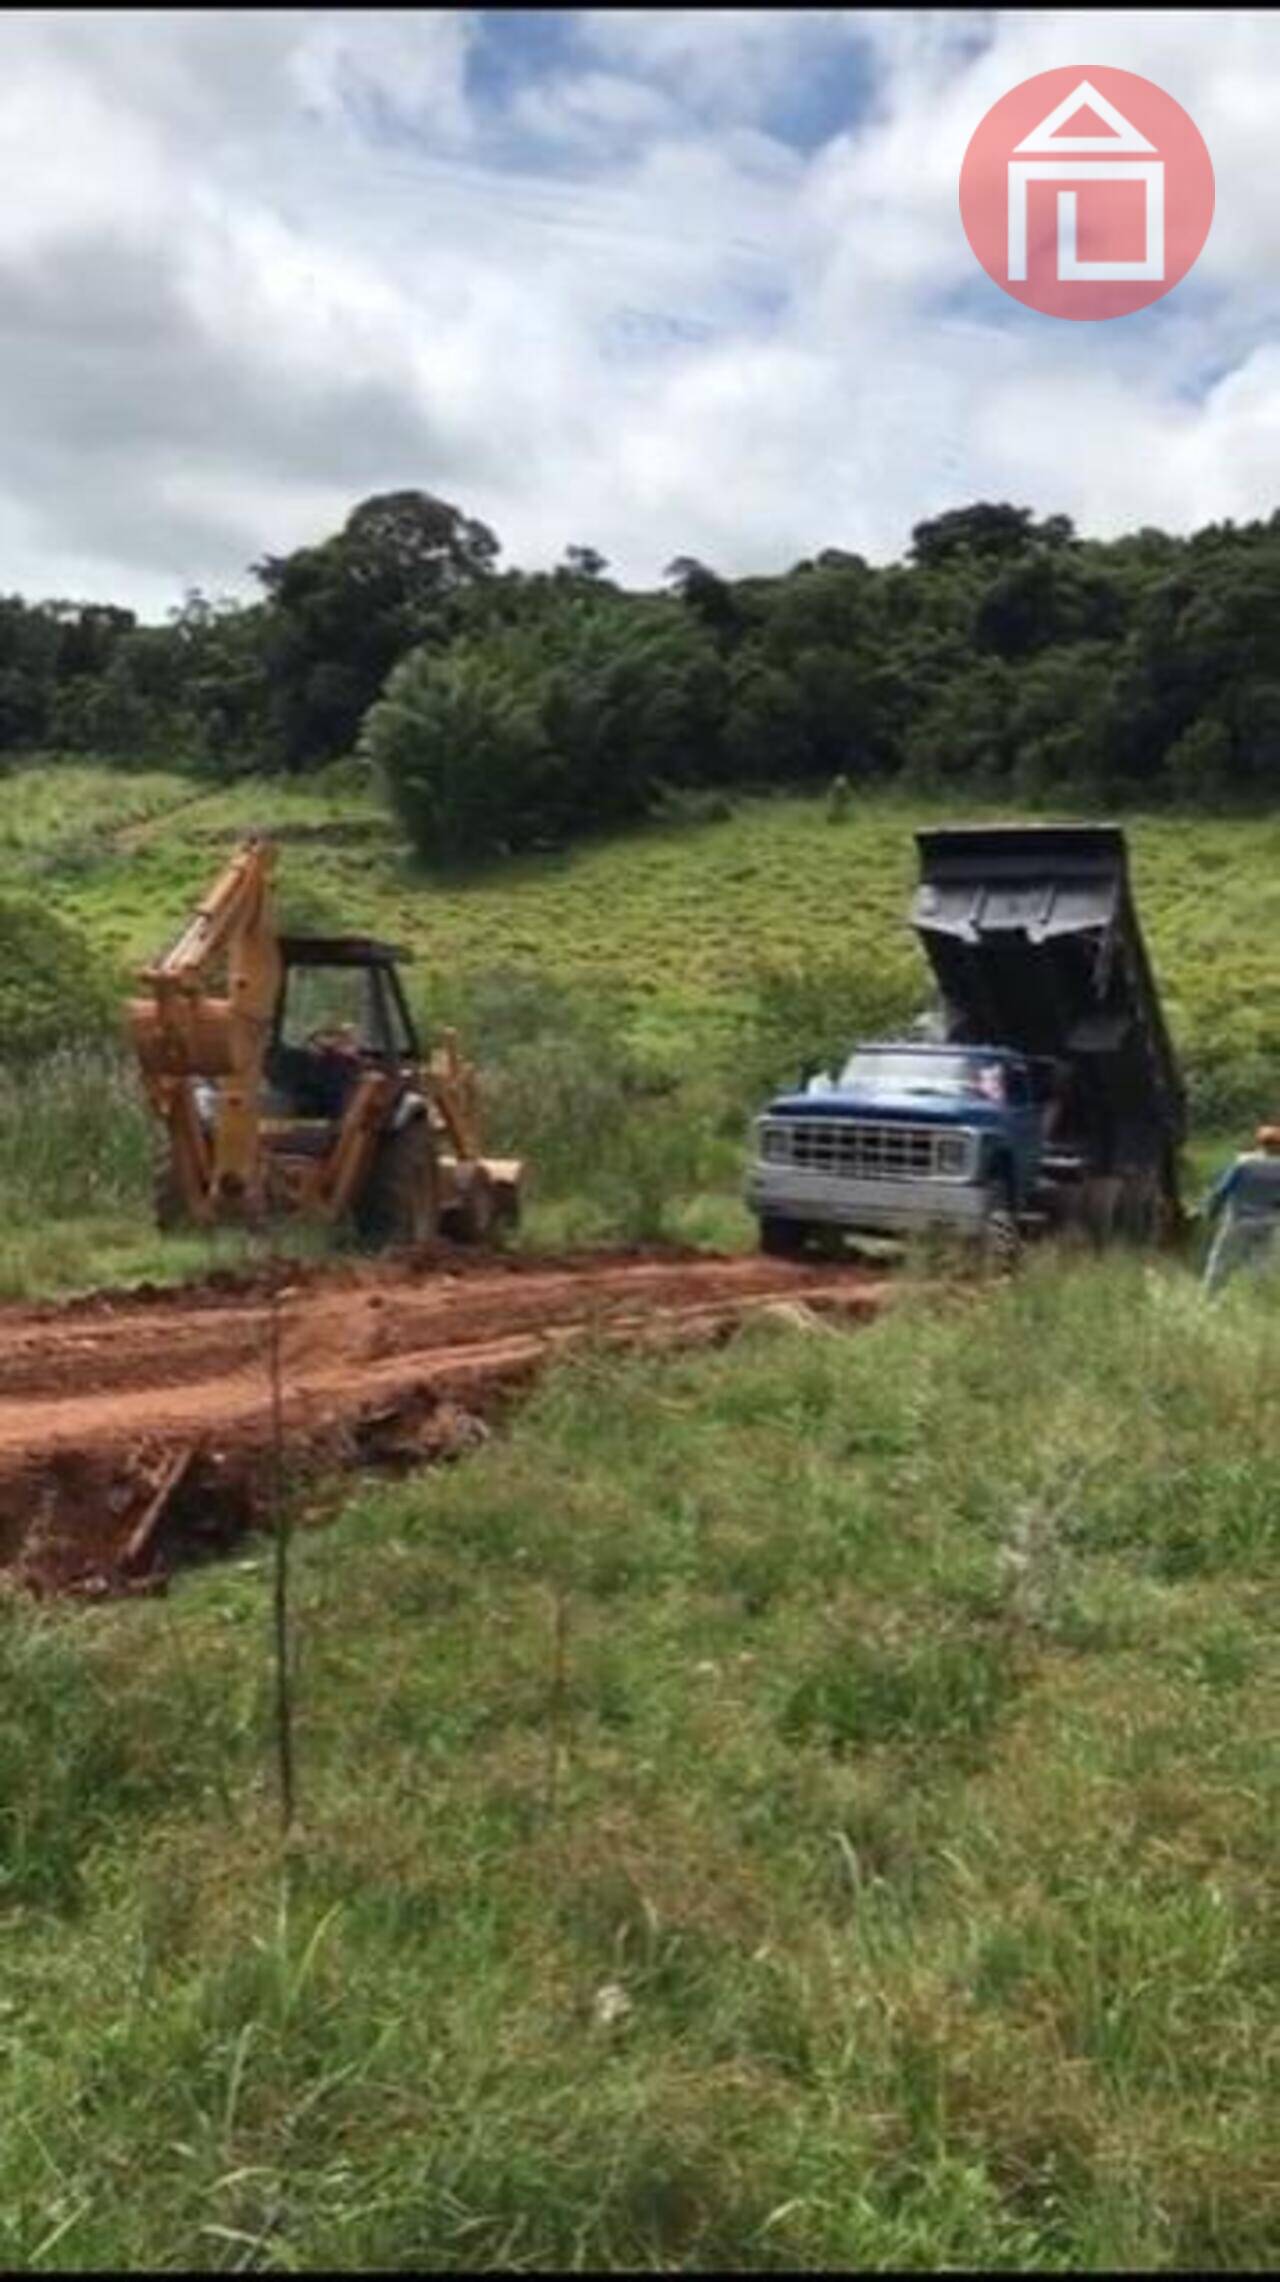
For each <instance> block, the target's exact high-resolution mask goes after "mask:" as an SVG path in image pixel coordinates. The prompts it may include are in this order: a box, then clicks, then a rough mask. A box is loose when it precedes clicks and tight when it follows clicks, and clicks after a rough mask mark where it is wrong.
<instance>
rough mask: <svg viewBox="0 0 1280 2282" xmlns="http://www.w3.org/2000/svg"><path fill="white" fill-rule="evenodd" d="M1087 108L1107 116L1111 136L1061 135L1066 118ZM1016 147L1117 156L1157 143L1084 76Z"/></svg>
mask: <svg viewBox="0 0 1280 2282" xmlns="http://www.w3.org/2000/svg"><path fill="white" fill-rule="evenodd" d="M1086 110H1087V111H1092V112H1093V113H1094V116H1095V117H1096V118H1099V119H1105V120H1106V122H1107V124H1108V126H1109V127H1110V128H1111V130H1112V132H1111V133H1110V134H1109V135H1060V134H1059V132H1058V129H1059V127H1061V126H1062V124H1063V122H1064V120H1066V119H1071V118H1074V116H1075V114H1076V112H1077V111H1086ZM1013 147H1014V149H1015V150H1018V151H1109V152H1110V153H1111V155H1112V157H1113V158H1114V156H1115V154H1116V152H1117V151H1152V152H1154V150H1155V147H1156V146H1155V144H1154V143H1149V142H1148V141H1147V138H1146V136H1145V135H1144V134H1142V133H1141V132H1140V131H1139V129H1138V128H1137V127H1135V126H1134V123H1133V121H1132V119H1126V117H1125V115H1124V113H1123V111H1117V109H1116V107H1115V104H1114V103H1109V102H1108V101H1107V98H1106V96H1105V95H1099V93H1098V90H1097V88H1096V87H1095V86H1094V85H1093V82H1092V80H1088V79H1082V80H1081V82H1080V85H1079V86H1078V87H1077V88H1074V89H1073V91H1072V93H1071V94H1070V95H1064V96H1063V98H1062V101H1061V103H1058V104H1056V105H1055V107H1054V109H1053V110H1052V111H1050V113H1049V115H1048V117H1047V118H1046V119H1042V120H1041V121H1040V124H1039V126H1038V127H1033V128H1032V130H1031V132H1030V134H1029V135H1024V136H1023V138H1022V141H1021V142H1020V143H1015V144H1014V146H1013Z"/></svg>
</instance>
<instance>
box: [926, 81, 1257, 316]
mask: <svg viewBox="0 0 1280 2282" xmlns="http://www.w3.org/2000/svg"><path fill="white" fill-rule="evenodd" d="M1213 197H1214V186H1213V162H1212V160H1211V159H1210V157H1209V153H1208V151H1207V149H1206V148H1205V142H1204V137H1203V135H1202V134H1201V133H1200V130H1199V128H1198V127H1197V126H1196V124H1195V121H1194V120H1193V119H1190V118H1188V116H1187V114H1186V112H1185V111H1184V110H1183V108H1182V105H1181V104H1180V103H1175V102H1174V100H1173V97H1172V96H1171V95H1166V94H1165V92H1164V89H1163V88H1162V87H1157V86H1156V85H1155V84H1154V82H1153V81H1152V80H1150V79H1140V78H1139V76H1138V74H1137V72H1136V71H1114V70H1112V69H1111V68H1110V66H1109V65H1106V64H1066V65H1064V66H1063V67H1062V69H1061V70H1059V71H1040V72H1037V73H1036V75H1035V77H1034V79H1024V80H1022V81H1021V83H1020V84H1019V85H1018V86H1017V87H1011V88H1010V90H1009V93H1008V94H1007V95H1002V96H1001V98H1000V100H999V102H998V103H993V104H992V106H991V109H990V110H989V111H988V113H987V115H986V117H985V119H983V120H982V121H981V123H980V125H979V126H978V127H977V129H976V130H975V132H974V135H973V137H972V140H971V141H970V144H969V148H968V150H967V151H966V152H965V154H964V165H963V166H962V167H961V169H960V218H961V220H962V222H963V223H964V230H965V236H966V237H967V238H968V240H969V243H970V245H971V246H972V248H973V250H974V252H975V254H976V255H977V257H978V260H979V261H980V262H981V264H982V266H983V268H984V269H985V271H986V273H987V275H988V277H992V278H994V279H995V282H996V284H997V285H998V286H1000V287H1002V288H1003V290H1004V292H1006V293H1009V294H1012V296H1013V299H1014V300H1015V301H1022V302H1025V304H1026V305H1027V307H1028V308H1029V309H1040V310H1042V311H1043V312H1044V314H1045V316H1046V317H1077V318H1096V317H1127V316H1128V315H1129V313H1130V312H1131V311H1132V310H1134V309H1145V308H1146V307H1147V306H1148V304H1149V303H1150V302H1152V301H1159V300H1160V298H1161V296H1162V295H1163V294H1166V293H1168V292H1169V291H1170V289H1171V287H1173V286H1175V285H1177V283H1178V282H1179V280H1180V279H1181V278H1184V277H1185V276H1186V274H1187V271H1188V270H1189V269H1190V267H1191V264H1192V263H1193V261H1194V260H1195V259H1196V256H1197V255H1198V253H1199V252H1200V249H1201V247H1202V246H1203V244H1204V242H1205V239H1206V238H1207V237H1208V235H1209V225H1210V223H1211V222H1212V220H1213Z"/></svg>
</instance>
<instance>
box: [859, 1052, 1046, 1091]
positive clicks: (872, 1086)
mask: <svg viewBox="0 0 1280 2282" xmlns="http://www.w3.org/2000/svg"><path fill="white" fill-rule="evenodd" d="M839 1083H840V1086H841V1088H842V1090H847V1091H848V1092H850V1093H854V1092H856V1093H863V1094H932V1095H940V1096H942V1098H943V1099H945V1100H948V1101H1004V1100H1006V1099H1007V1088H1006V1085H1005V1073H1004V1069H1003V1066H1002V1065H1001V1063H999V1062H988V1061H984V1060H983V1058H982V1056H981V1055H980V1054H978V1055H972V1054H944V1053H939V1054H895V1053H894V1052H893V1051H892V1050H891V1049H886V1050H884V1051H881V1050H880V1049H878V1048H876V1047H866V1046H862V1047H859V1049H858V1051H857V1053H856V1054H851V1055H850V1057H849V1059H848V1061H847V1062H846V1063H845V1066H844V1068H843V1069H842V1071H841V1072H840V1079H839Z"/></svg>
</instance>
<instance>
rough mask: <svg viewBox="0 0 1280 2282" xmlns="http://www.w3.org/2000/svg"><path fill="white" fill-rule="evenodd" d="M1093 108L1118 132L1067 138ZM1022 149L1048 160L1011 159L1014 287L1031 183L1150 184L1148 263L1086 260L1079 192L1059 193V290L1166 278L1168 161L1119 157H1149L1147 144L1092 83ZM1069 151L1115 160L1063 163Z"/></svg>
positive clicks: (1021, 269)
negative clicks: (1069, 123) (1067, 128)
mask: <svg viewBox="0 0 1280 2282" xmlns="http://www.w3.org/2000/svg"><path fill="white" fill-rule="evenodd" d="M1086 104H1087V105H1088V107H1089V109H1090V110H1091V111H1093V112H1095V113H1096V114H1097V116H1098V117H1099V118H1101V119H1105V120H1107V121H1108V122H1109V123H1110V124H1111V125H1113V126H1114V128H1115V133H1114V134H1110V135H1063V134H1059V132H1058V129H1059V128H1060V127H1061V126H1062V124H1063V122H1064V121H1065V120H1067V119H1070V118H1072V117H1073V116H1074V114H1075V113H1076V112H1077V111H1079V110H1080V109H1082V108H1083V106H1085V105H1086ZM1014 147H1015V149H1016V150H1019V151H1032V150H1035V151H1048V152H1052V153H1053V154H1054V155H1053V156H1052V157H1048V158H1039V159H1023V158H1011V159H1010V161H1009V283H1010V284H1011V285H1021V284H1025V282H1026V275H1027V185H1028V184H1029V183H1032V182H1077V181H1082V180H1083V181H1089V182H1141V183H1143V184H1144V185H1145V201H1144V203H1145V208H1146V247H1147V250H1146V255H1145V258H1144V259H1143V260H1142V261H1081V260H1080V258H1079V255H1078V253H1077V251H1076V247H1077V243H1078V238H1077V230H1078V219H1079V217H1078V205H1079V200H1078V197H1077V194H1076V192H1075V191H1074V190H1061V191H1059V193H1058V282H1059V284H1060V285H1078V284H1092V283H1096V282H1099V281H1104V282H1113V281H1114V282H1120V281H1122V280H1124V281H1130V280H1139V279H1155V280H1158V279H1160V278H1162V277H1163V276H1164V160H1163V159H1160V158H1156V157H1155V156H1154V155H1153V156H1152V157H1150V158H1148V159H1133V158H1119V159H1118V158H1116V157H1115V155H1114V154H1115V153H1116V152H1117V151H1150V152H1152V153H1153V154H1154V151H1155V145H1154V143H1149V142H1148V141H1147V139H1146V136H1145V135H1143V134H1141V133H1140V132H1139V130H1138V128H1137V127H1135V126H1134V124H1133V122H1132V120H1130V119H1126V118H1125V116H1124V114H1123V112H1122V111H1118V110H1117V109H1116V107H1115V105H1114V103H1109V102H1108V101H1107V98H1106V96H1105V95H1100V94H1099V93H1098V90H1097V89H1096V87H1093V86H1091V85H1090V83H1089V81H1088V80H1087V79H1082V80H1081V82H1080V84H1079V86H1078V87H1076V88H1075V89H1073V91H1072V93H1071V94H1070V95H1064V97H1063V99H1062V101H1061V103H1059V104H1057V105H1056V106H1055V108H1054V109H1053V110H1052V111H1050V113H1049V115H1048V117H1047V118H1044V119H1042V120H1041V121H1040V124H1039V126H1038V127H1033V128H1032V130H1031V132H1030V134H1029V135H1024V136H1023V138H1022V141H1021V142H1020V143H1017V144H1015V146H1014ZM1064 151H1108V152H1110V153H1111V154H1112V156H1111V157H1110V158H1109V159H1096V158H1093V159H1085V158H1063V157H1061V156H1059V155H1058V154H1059V153H1061V152H1064Z"/></svg>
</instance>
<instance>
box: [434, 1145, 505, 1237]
mask: <svg viewBox="0 0 1280 2282" xmlns="http://www.w3.org/2000/svg"><path fill="white" fill-rule="evenodd" d="M497 1217H498V1200H497V1198H496V1197H495V1195H494V1193H493V1182H492V1181H491V1180H490V1178H489V1175H488V1174H487V1173H486V1171H485V1169H484V1167H483V1165H477V1166H476V1168H475V1170H474V1172H473V1173H472V1175H471V1177H470V1179H469V1180H468V1182H467V1186H466V1190H465V1193H464V1195H463V1197H462V1200H461V1202H460V1203H459V1204H457V1205H455V1206H454V1207H453V1208H452V1210H451V1211H449V1212H448V1213H446V1214H445V1215H444V1226H445V1229H446V1232H447V1233H448V1234H449V1235H450V1236H452V1237H453V1238H454V1239H455V1241H456V1242H457V1243H459V1244H489V1243H492V1241H493V1232H494V1228H495V1226H496V1223H497Z"/></svg>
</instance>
